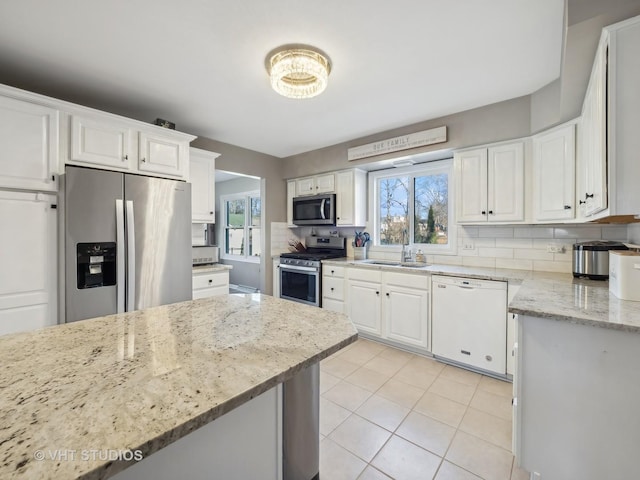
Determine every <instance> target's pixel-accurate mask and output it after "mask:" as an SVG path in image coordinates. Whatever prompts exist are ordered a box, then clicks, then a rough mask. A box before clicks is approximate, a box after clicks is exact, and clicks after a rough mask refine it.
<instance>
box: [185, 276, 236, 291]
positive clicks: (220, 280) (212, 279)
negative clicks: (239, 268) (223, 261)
mask: <svg viewBox="0 0 640 480" xmlns="http://www.w3.org/2000/svg"><path fill="white" fill-rule="evenodd" d="M225 285H226V286H227V287H228V286H229V272H216V273H203V274H198V275H194V276H193V289H194V290H198V289H200V288H211V287H221V286H225Z"/></svg>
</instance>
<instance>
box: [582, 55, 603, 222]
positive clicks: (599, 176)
mask: <svg viewBox="0 0 640 480" xmlns="http://www.w3.org/2000/svg"><path fill="white" fill-rule="evenodd" d="M606 55H607V50H606V45H605V44H601V45H600V48H599V49H598V51H597V53H596V57H595V62H594V66H593V72H592V76H591V81H590V82H589V87H588V91H587V96H586V97H585V103H589V104H590V105H589V112H588V113H589V117H590V118H589V120H588V124H589V132H588V135H589V136H588V137H587V141H590V145H589V147H588V154H587V159H586V164H585V166H586V192H585V200H586V202H587V203H586V205H585V214H586V215H587V216H589V215H594V214H596V213H598V212H600V211H602V210H604V209H605V208H607V205H608V193H607V138H606V135H607V131H606V126H607V125H606V115H607V112H606V108H607V105H606V102H607V93H606V89H607V57H606Z"/></svg>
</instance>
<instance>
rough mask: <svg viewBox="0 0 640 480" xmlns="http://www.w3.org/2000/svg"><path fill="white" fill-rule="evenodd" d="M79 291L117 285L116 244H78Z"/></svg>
mask: <svg viewBox="0 0 640 480" xmlns="http://www.w3.org/2000/svg"><path fill="white" fill-rule="evenodd" d="M76 249H77V260H78V261H77V274H78V289H79V290H82V289H84V288H95V287H108V286H111V285H115V284H116V243H115V242H102V243H78V244H77V247H76Z"/></svg>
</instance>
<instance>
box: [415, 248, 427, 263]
mask: <svg viewBox="0 0 640 480" xmlns="http://www.w3.org/2000/svg"><path fill="white" fill-rule="evenodd" d="M416 262H419V263H425V259H424V253H422V250H420V249H418V251H417V252H416Z"/></svg>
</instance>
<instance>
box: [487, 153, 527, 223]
mask: <svg viewBox="0 0 640 480" xmlns="http://www.w3.org/2000/svg"><path fill="white" fill-rule="evenodd" d="M487 165H488V185H487V192H488V196H487V198H488V202H487V207H488V210H487V213H488V220H489V222H512V221H521V220H524V145H523V144H522V142H518V143H513V144H509V145H500V146H497V147H491V148H489V151H488V160H487Z"/></svg>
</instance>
